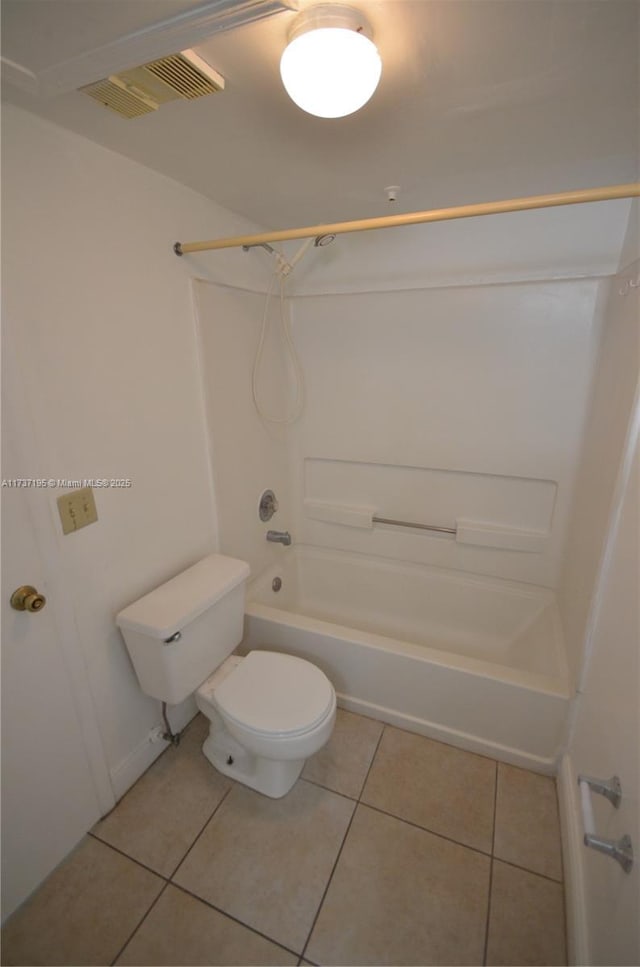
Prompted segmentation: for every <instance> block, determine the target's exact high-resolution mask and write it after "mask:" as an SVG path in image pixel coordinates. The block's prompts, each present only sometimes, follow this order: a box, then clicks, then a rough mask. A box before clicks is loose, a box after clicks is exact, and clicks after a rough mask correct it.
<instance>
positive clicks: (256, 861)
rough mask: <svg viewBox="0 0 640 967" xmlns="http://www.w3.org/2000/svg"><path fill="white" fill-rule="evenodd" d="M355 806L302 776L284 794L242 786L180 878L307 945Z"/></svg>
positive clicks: (286, 939) (238, 913) (276, 935)
mask: <svg viewBox="0 0 640 967" xmlns="http://www.w3.org/2000/svg"><path fill="white" fill-rule="evenodd" d="M353 809H354V803H353V802H351V800H349V799H345V798H344V797H342V796H338V795H336V794H335V793H333V792H329V791H328V790H326V789H321V788H320V787H319V786H315V785H312V784H311V783H308V782H305V781H304V780H303V779H300V780H298V782H297V783H296V785H295V786H294V787H293V789H292V790H291V792H289V793H287V795H286V796H284V797H283V798H282V799H268V798H267V797H266V796H261V795H260V794H259V793H256V792H254V791H253V790H251V789H247V788H246V787H244V786H236V787H235V788H234V789H232V790H231V792H230V793H229V795H228V796H227V798H226V799H225V801H224V802H223V804H222V805H221V807H220V809H219V810H218V812H217V813H216V814H215V816H214V817H213V819H212V820H211V822H210V823H209V824H208V826H207V828H206V829H205V831H204V833H203V834H202V836H201V837H200V839H199V840H198V842H197V843H196V845H195V846H194V848H193V849H192V851H191V852H190V853H189V855H188V856H187V858H186V859H185V861H184V863H183V864H182V865H181V866H180V868H179V869H178V871H177V873H176V875H175V878H174V879H175V882H176V883H178V884H179V885H181V886H184V887H185V889H187V890H189V891H190V892H191V893H195V894H196V895H197V896H200V897H202V898H203V899H204V900H207V901H208V902H209V903H212V904H213V905H214V906H216V907H218V908H219V909H221V910H224V911H225V912H226V913H229V914H231V916H234V917H237V918H238V919H239V920H241V921H242V922H243V923H246V924H248V925H249V926H251V927H253V928H255V929H256V930H259V931H260V932H261V933H264V934H266V935H267V936H268V937H270V938H272V939H273V940H275V941H276V942H277V943H281V944H282V945H283V946H285V947H288V948H289V949H290V950H295V951H296V952H298V953H302V948H303V946H304V943H305V941H306V938H307V935H308V933H309V930H310V929H311V925H312V923H313V918H314V916H315V914H316V911H317V909H318V906H319V904H320V900H321V898H322V894H323V892H324V889H325V887H326V885H327V882H328V879H329V876H330V874H331V870H332V868H333V864H334V862H335V859H336V856H337V855H338V850H339V849H340V846H341V844H342V840H343V838H344V834H345V832H346V829H347V826H348V824H349V821H350V819H351V816H352V813H353Z"/></svg>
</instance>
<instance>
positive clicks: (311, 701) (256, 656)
mask: <svg viewBox="0 0 640 967" xmlns="http://www.w3.org/2000/svg"><path fill="white" fill-rule="evenodd" d="M196 704H197V706H198V708H199V709H200V711H201V712H202V713H203V714H204V715H205V716H206V717H207V718H208V719H209V721H210V727H209V735H208V737H207V739H206V741H205V743H204V745H203V752H204V754H205V756H206V757H207V758H208V759H209V761H210V762H211V764H212V765H214V766H215V767H216V769H218V771H219V772H222V773H223V774H224V775H227V776H231V777H233V778H234V779H237V780H238V781H239V782H242V783H244V784H245V785H247V786H250V787H251V788H252V789H255V790H257V791H258V792H261V793H263V794H264V795H267V796H270V797H272V798H280V797H281V796H284V795H285V794H286V793H287V792H288V791H289V789H290V788H291V787H292V786H293V784H294V782H295V781H296V779H297V778H298V776H299V775H300V773H301V772H302V769H303V767H304V763H305V761H306V759H307V758H308V757H309V756H310V755H313V754H314V753H315V752H317V751H318V750H319V749H321V748H322V746H323V745H325V743H326V742H327V741H328V739H329V737H330V735H331V732H332V730H333V726H334V722H335V717H336V695H335V691H334V688H333V686H332V684H331V682H330V681H329V679H328V678H327V677H326V675H324V673H323V672H322V671H320V669H319V668H316V666H315V665H312V664H311V662H308V661H305V660H303V659H301V658H296V657H294V656H293V655H285V654H281V653H277V652H271V651H252V652H249V654H248V655H247V656H246V657H245V658H240V657H238V656H235V655H232V656H231V657H230V658H228V659H227V660H226V661H225V662H223V663H222V665H221V666H220V667H219V668H218V669H217V670H216V671H215V672H214V673H213V674H212V675H210V676H209V678H207V680H206V681H205V682H203V684H202V685H201V686H200V687H199V688H198V689H197V691H196Z"/></svg>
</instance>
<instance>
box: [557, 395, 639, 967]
mask: <svg viewBox="0 0 640 967" xmlns="http://www.w3.org/2000/svg"><path fill="white" fill-rule="evenodd" d="M639 425H640V404H638V405H637V406H636V415H635V418H634V420H633V422H632V431H631V433H630V440H629V449H628V455H627V459H626V461H625V462H626V465H627V466H626V471H625V472H623V475H622V476H623V480H622V481H621V482H622V485H623V486H622V488H621V493H620V500H619V513H618V515H617V521H616V522H615V523H614V528H613V532H612V535H611V538H610V540H611V543H610V544H609V547H608V550H607V561H606V565H605V569H604V574H603V578H602V584H601V586H600V588H599V589H598V594H599V602H598V605H597V615H596V620H595V627H594V633H593V639H592V652H591V659H590V661H589V665H588V670H587V675H586V681H585V687H584V692H583V694H582V695H581V696H580V698H579V705H578V714H577V719H576V726H575V731H574V734H573V737H572V740H571V744H570V750H569V751H570V755H571V758H572V760H573V768H574V770H575V772H576V773H582V774H584V775H588V776H594V777H596V778H601V779H609V778H610V777H611V776H612V775H617V776H619V778H620V781H621V785H622V801H621V803H620V807H619V808H618V809H614V808H613V807H612V805H611V804H610V803H609V802H608V801H607V800H606V799H605V798H604V797H603V796H598V795H593V796H592V803H593V809H594V814H595V826H596V831H597V833H598V835H599V836H603V837H607V838H610V839H613V840H615V841H617V840H619V839H620V837H621V836H623V835H624V834H628V835H630V836H631V840H632V844H633V852H634V865H633V869H632V870H631V872H630V873H625V872H624V871H623V869H622V868H621V867H620V866H619V865H618V864H617V863H616V862H615V861H614V860H613V859H611V858H610V857H608V856H605V855H603V854H602V853H598V852H595V851H593V850H592V849H586V848H584V847H583V853H582V862H583V871H584V893H585V905H586V927H587V929H586V932H587V937H586V938H585V939H586V943H587V947H588V950H587V951H585V954H586V956H585V960H586V962H587V963H589V964H636V965H637V964H640V752H639V749H640V610H639V604H638V601H639V599H638V592H639V590H640V563H639V537H640V450H639V446H638V426H639ZM625 478H626V479H625Z"/></svg>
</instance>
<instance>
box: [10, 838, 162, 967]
mask: <svg viewBox="0 0 640 967" xmlns="http://www.w3.org/2000/svg"><path fill="white" fill-rule="evenodd" d="M163 886H164V881H163V880H161V879H160V878H159V877H157V876H155V874H153V873H149V871H148V870H145V869H143V868H142V867H141V866H138V864H137V863H134V862H133V861H132V860H129V859H127V858H126V856H121V855H120V853H116V852H115V850H112V849H110V847H108V846H105V845H104V843H99V842H97V840H95V839H92V838H91V837H88V838H87V839H85V840H83V842H82V843H81V844H80V846H79V847H78V848H77V849H76V850H74V851H73V853H71V854H70V856H69V857H68V858H67V859H66V860H65V862H64V863H63V864H62V865H61V866H59V867H58V868H57V869H56V870H54V872H53V873H52V874H51V875H50V876H49V877H48V878H47V879H46V880H45V881H44V883H43V884H42V886H41V887H40V888H39V889H38V890H37V892H36V893H35V894H34V895H33V896H32V897H31V899H30V900H28V901H27V902H26V903H25V904H23V906H22V907H20V909H19V910H17V911H16V913H15V914H14V915H13V916H12V917H11V919H10V920H9V921H7V923H6V924H5V927H4V929H3V931H2V963H3V964H23V965H36V964H65V965H72V964H110V963H111V962H112V961H113V958H114V957H116V956H117V954H118V952H119V950H120V949H121V948H122V946H123V944H125V943H126V941H127V939H128V937H129V936H130V935H131V933H132V931H133V930H135V928H136V926H137V925H138V923H139V922H140V920H141V919H142V917H143V916H144V915H145V913H146V912H147V910H148V909H149V907H150V906H151V904H152V903H153V901H154V900H155V899H156V897H157V896H158V894H159V893H160V891H161V889H162V887H163Z"/></svg>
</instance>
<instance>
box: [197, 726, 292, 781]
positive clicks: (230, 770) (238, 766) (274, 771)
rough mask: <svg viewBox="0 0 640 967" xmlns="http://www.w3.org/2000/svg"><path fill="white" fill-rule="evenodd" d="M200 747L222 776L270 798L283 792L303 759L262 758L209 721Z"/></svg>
mask: <svg viewBox="0 0 640 967" xmlns="http://www.w3.org/2000/svg"><path fill="white" fill-rule="evenodd" d="M202 751H203V753H204V755H205V756H206V757H207V759H208V760H209V762H210V763H211V765H212V766H214V767H215V768H216V769H217V770H218V772H221V773H222V774H223V775H224V776H229V777H230V778H231V779H235V780H236V781H237V782H240V783H242V784H243V785H245V786H249V788H250V789H255V790H256V792H261V793H262V794H263V795H264V796H269V797H270V798H271V799H280V798H282V796H285V795H286V794H287V793H288V792H289V790H290V789H291V787H292V786H293V784H294V783H295V781H296V779H297V778H298V776H299V775H300V773H301V772H302V769H303V767H304V764H305V762H306V759H287V760H285V761H283V760H281V759H265V758H263V757H262V756H256V755H252V753H251V752H247V750H246V749H245V748H244V747H243V746H241V745H240V743H239V742H237V741H236V740H235V739H234V738H233V736H232V735H230V733H229V732H227V731H226V729H224V730H221V729H220V728H219V726H216V725H214V723H211V727H210V730H209V735H208V736H207V738H206V739H205V741H204V744H203V746H202Z"/></svg>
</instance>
